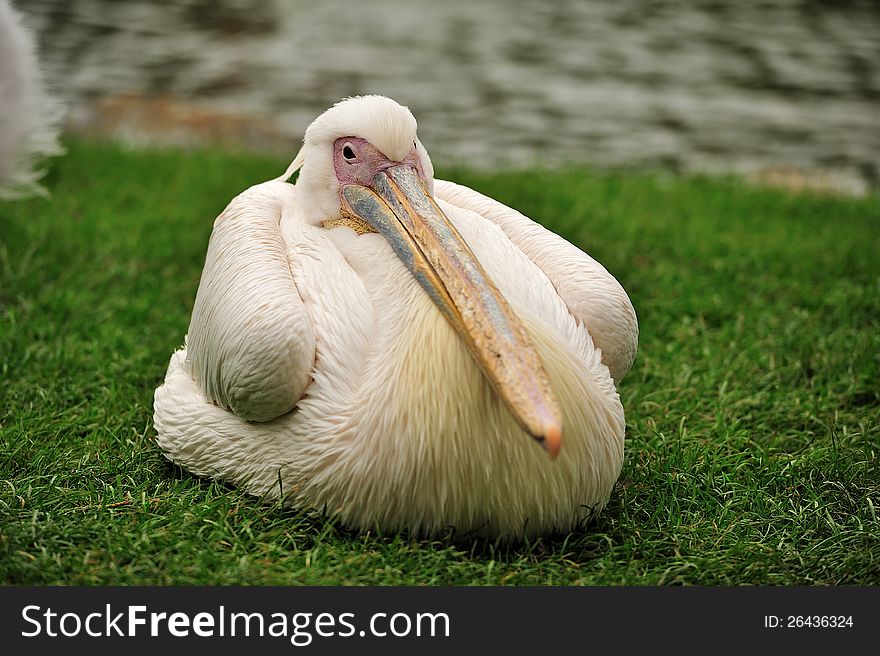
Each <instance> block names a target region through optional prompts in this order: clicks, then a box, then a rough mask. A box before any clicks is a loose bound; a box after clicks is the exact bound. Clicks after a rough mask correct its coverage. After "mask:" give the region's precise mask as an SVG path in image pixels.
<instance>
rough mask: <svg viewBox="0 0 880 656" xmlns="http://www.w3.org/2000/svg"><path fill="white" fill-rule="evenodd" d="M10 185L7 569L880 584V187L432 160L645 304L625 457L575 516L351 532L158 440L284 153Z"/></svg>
mask: <svg viewBox="0 0 880 656" xmlns="http://www.w3.org/2000/svg"><path fill="white" fill-rule="evenodd" d="M69 146H70V148H69V151H70V152H69V154H68V155H67V156H66V157H64V158H62V159H60V160H58V161H57V162H55V164H54V165H53V167H52V170H51V172H50V175H49V177H48V179H47V184H48V186H49V187H50V188H51V189H52V192H53V195H52V198H51V199H50V200H33V201H27V202H18V203H5V204H0V356H2V358H0V361H2V386H0V581H2V582H5V583H12V584H170V583H177V584H197V583H199V584H240V583H253V584H293V583H297V584H299V583H304V584H306V583H307V584H432V585H433V584H463V583H467V584H517V585H519V584H661V583H666V584H672V583H688V584H722V585H726V584H739V583H760V584H853V583H860V584H880V522H878V513H880V462H878V454H880V375H878V370H880V199H878V197H877V196H876V195H875V196H874V197H871V198H868V199H861V200H858V199H849V198H832V197H823V196H819V195H793V194H789V193H786V192H784V191H778V190H765V189H756V188H752V187H748V186H746V185H745V184H743V183H742V182H739V181H737V180H735V179H721V180H712V179H703V178H689V179H679V178H674V177H667V176H663V175H647V174H636V173H623V172H620V173H599V172H596V171H593V170H589V169H579V170H572V171H566V172H552V171H536V172H503V173H475V172H468V171H464V170H455V171H447V172H445V173H443V172H441V174H442V175H446V176H449V177H453V178H454V179H458V180H460V181H462V182H464V183H466V184H469V185H471V186H473V187H475V188H477V189H479V190H481V191H483V192H485V193H488V194H489V195H492V196H495V197H497V198H499V199H501V200H502V201H505V202H507V203H508V204H510V205H513V206H515V207H518V208H520V209H521V210H522V211H524V212H525V213H526V214H528V215H530V216H533V217H537V218H540V220H541V221H542V222H544V223H546V224H547V225H548V226H549V227H551V228H552V229H553V230H555V231H557V232H559V233H561V234H562V235H564V236H565V237H567V238H568V239H570V240H571V241H573V242H574V243H576V244H578V245H580V246H581V247H583V248H584V249H585V250H587V251H588V252H590V253H591V254H592V255H594V256H595V257H596V258H597V259H599V260H600V261H601V262H603V263H604V264H605V265H606V266H607V267H608V268H609V269H610V270H611V271H612V272H613V273H614V274H616V276H617V277H618V278H619V279H620V280H621V281H622V283H623V284H624V286H625V287H626V289H627V290H628V291H629V293H630V295H631V297H632V299H633V302H634V304H635V307H636V309H637V311H638V313H639V318H640V323H641V330H642V333H641V345H640V352H639V356H638V359H637V360H636V364H635V366H634V367H633V370H632V372H631V373H630V374H629V376H628V377H627V378H626V379H625V381H624V382H623V384H622V385H621V388H620V393H621V396H622V398H623V401H624V406H625V408H626V411H627V456H626V464H625V466H624V470H623V473H622V475H621V477H620V481H619V482H618V485H617V487H616V489H615V491H614V494H613V496H612V499H611V502H610V504H609V505H608V507H607V509H606V510H605V512H604V513H603V515H602V516H601V517H600V518H599V520H598V521H597V522H595V523H594V524H593V525H591V526H590V527H588V530H586V531H584V532H582V533H575V534H571V535H563V536H555V537H551V538H544V539H540V540H535V541H532V542H529V543H525V544H513V545H497V544H492V543H489V542H485V541H476V542H467V543H461V542H454V541H451V540H449V539H440V540H436V541H425V540H418V539H414V538H411V537H409V536H407V535H405V534H401V535H385V536H381V535H376V534H368V535H359V534H356V533H353V532H350V531H347V530H345V529H343V528H342V527H340V526H339V525H338V524H336V523H335V522H333V521H331V520H326V519H324V518H322V517H321V516H319V515H316V514H315V513H310V512H297V511H295V510H291V509H284V508H281V507H279V506H269V505H261V504H260V503H259V502H258V501H257V500H256V499H255V498H253V497H249V496H246V495H244V494H241V493H239V492H238V491H236V490H235V489H232V488H230V487H228V486H224V485H223V484H220V483H214V482H210V481H205V480H201V479H197V478H195V477H193V476H190V475H189V474H187V473H186V472H185V471H183V470H181V469H179V468H176V467H174V466H172V465H171V464H169V463H168V461H166V460H165V458H164V457H163V456H162V454H161V453H160V451H159V449H158V447H157V446H156V444H155V442H154V432H153V428H152V424H151V415H152V409H151V406H152V395H153V390H154V388H155V387H156V386H157V385H158V384H159V383H160V382H161V380H162V377H163V374H164V372H165V368H166V366H167V362H168V357H169V355H170V354H171V352H172V350H173V349H175V348H176V347H177V346H179V344H180V343H181V341H182V338H183V334H184V331H185V330H186V327H187V325H188V321H189V313H190V309H191V307H192V302H193V299H194V295H195V291H196V287H197V285H198V280H199V274H200V271H201V266H202V263H203V258H204V252H205V248H206V246H207V239H208V235H209V234H210V230H211V224H212V221H213V219H214V217H215V216H216V215H217V214H218V213H219V212H220V210H221V209H222V208H223V207H224V205H225V204H226V202H227V201H228V200H229V199H230V198H231V197H232V196H233V195H234V194H235V193H237V192H238V191H239V190H241V189H243V188H244V187H246V186H248V185H250V184H252V183H254V182H257V181H261V180H263V179H266V178H269V177H273V176H275V175H277V174H278V172H279V171H281V170H283V167H284V164H285V162H282V161H278V160H277V159H272V158H268V157H257V156H236V155H230V154H222V153H216V152H194V153H184V152H175V151H171V152H129V151H126V150H123V149H119V148H117V147H114V146H108V145H101V144H90V143H80V142H74V143H72V144H70V145H69Z"/></svg>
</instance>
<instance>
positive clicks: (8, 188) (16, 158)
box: [0, 0, 62, 198]
mask: <svg viewBox="0 0 880 656" xmlns="http://www.w3.org/2000/svg"><path fill="white" fill-rule="evenodd" d="M61 115H62V111H61V105H60V104H59V102H58V101H57V100H56V99H55V98H53V97H52V96H51V95H50V94H49V92H48V91H47V90H46V86H45V84H44V83H43V77H42V73H41V71H40V67H39V61H38V59H37V54H36V47H35V45H34V39H33V37H32V36H31V34H30V32H28V31H27V30H26V29H25V27H24V26H23V25H22V23H21V20H20V18H19V16H18V14H17V13H16V12H15V10H14V9H13V8H12V6H11V5H10V4H9V2H8V1H7V0H0V198H24V197H27V196H33V195H40V194H43V195H45V193H46V192H45V190H44V189H43V188H42V187H41V186H40V185H39V184H38V180H39V179H40V177H41V176H42V173H43V172H42V171H41V170H40V168H39V163H40V162H41V161H42V160H43V158H45V157H48V156H52V155H59V154H61V152H62V149H61V146H60V145H59V143H58V132H59V123H60V121H61Z"/></svg>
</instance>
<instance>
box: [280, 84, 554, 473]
mask: <svg viewBox="0 0 880 656" xmlns="http://www.w3.org/2000/svg"><path fill="white" fill-rule="evenodd" d="M300 167H301V172H300V176H299V179H298V180H297V183H296V187H297V204H298V205H299V206H300V207H301V208H302V209H303V211H304V212H306V216H305V218H306V220H307V221H309V222H310V223H313V224H315V225H319V224H321V223H325V224H326V222H327V220H328V219H330V220H333V219H339V218H341V217H348V218H350V219H352V220H354V221H357V222H360V223H361V224H362V225H363V226H364V228H365V229H366V230H369V231H371V232H378V233H379V234H380V235H382V237H384V238H385V239H386V240H387V241H388V243H389V245H390V246H391V248H392V249H394V252H395V253H396V254H397V256H398V257H399V258H400V259H401V260H402V261H403V263H404V264H405V265H406V267H407V268H408V269H409V271H410V272H411V273H412V275H413V276H414V278H415V279H416V280H417V281H418V283H419V284H420V285H421V286H422V288H423V289H424V290H425V291H426V292H427V293H428V295H429V296H430V297H431V299H432V300H433V301H434V303H435V304H436V305H437V307H438V308H439V309H440V311H441V312H442V313H443V315H444V316H445V317H446V319H447V320H449V322H450V323H451V324H452V326H453V327H454V328H455V330H456V331H457V332H458V334H459V336H460V337H461V339H462V340H463V341H464V343H465V344H466V345H467V346H468V348H469V349H470V351H471V353H472V354H473V356H474V359H475V360H476V362H477V364H478V365H479V366H480V368H481V369H482V371H483V373H484V375H485V376H486V378H487V379H488V380H489V382H490V383H491V384H492V386H493V387H494V388H495V391H496V392H497V393H498V395H499V396H500V397H501V399H502V400H503V401H504V402H505V404H506V405H507V407H508V408H509V409H510V411H511V413H512V414H513V416H514V417H515V418H516V420H517V421H518V422H519V423H520V425H521V426H522V427H523V428H524V429H525V430H526V431H527V432H528V433H529V434H530V435H531V436H532V437H534V438H535V439H536V440H538V441H539V442H540V443H541V444H542V445H543V446H544V448H545V449H546V450H547V452H548V453H549V454H550V455H551V457H555V456H556V454H557V453H558V452H559V448H560V446H561V441H562V416H561V412H560V409H559V403H558V401H557V399H556V395H555V394H554V392H553V389H552V388H551V386H550V382H549V380H548V377H547V373H546V371H545V369H544V364H543V363H542V362H541V359H540V357H539V356H538V353H537V349H536V347H535V345H534V344H533V342H532V338H531V336H530V335H529V333H528V332H527V330H526V328H525V326H524V325H523V323H522V321H521V320H520V319H519V317H517V316H516V314H515V313H514V312H513V310H512V309H511V308H510V306H509V305H508V304H507V301H506V300H505V299H504V297H503V296H502V295H501V292H500V291H499V290H498V288H497V287H496V286H495V284H494V283H493V282H492V280H491V279H490V278H489V276H488V275H487V274H486V272H485V270H484V269H483V267H482V265H481V264H480V263H479V261H478V260H477V258H476V256H475V255H474V253H473V252H472V251H471V249H470V248H469V247H468V245H467V244H466V243H465V241H464V239H463V238H462V237H461V235H460V234H459V233H458V231H457V230H456V228H455V227H454V226H453V224H452V223H451V222H450V220H449V218H448V217H447V216H446V215H445V214H444V212H443V210H442V209H441V208H440V207H439V206H438V204H437V203H436V202H435V201H434V197H433V188H434V177H433V176H434V171H433V167H432V166H431V160H430V158H429V157H428V153H427V151H425V148H424V147H423V146H422V145H421V143H420V142H419V140H418V138H417V136H416V120H415V118H414V117H413V115H412V113H411V112H410V111H409V110H408V109H407V108H406V107H403V106H401V105H399V104H397V103H396V102H394V101H393V100H390V99H389V98H383V97H381V96H364V97H359V98H350V99H348V100H344V101H342V102H340V103H338V104H337V105H335V106H333V107H332V108H330V109H328V110H327V111H326V112H324V113H323V114H322V115H321V116H319V117H318V118H317V119H316V120H315V122H314V123H312V124H311V125H310V126H309V128H308V129H307V130H306V134H305V140H304V145H303V148H302V150H301V151H300V153H299V154H298V155H297V157H296V159H295V160H294V162H293V164H291V166H290V168H289V169H288V171H287V173H285V176H289V175H290V173H292V171H294V170H296V169H297V168H300Z"/></svg>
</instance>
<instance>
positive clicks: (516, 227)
mask: <svg viewBox="0 0 880 656" xmlns="http://www.w3.org/2000/svg"><path fill="white" fill-rule="evenodd" d="M434 193H435V195H436V196H437V197H438V198H440V199H442V200H445V201H446V202H448V203H451V204H453V205H457V206H458V207H461V208H464V209H468V210H471V211H473V212H476V213H477V214H479V215H480V216H482V217H483V218H484V219H486V220H488V221H491V222H492V223H494V224H496V225H498V226H499V227H500V228H501V229H502V230H503V231H504V233H505V234H506V235H507V238H508V239H510V241H512V242H513V243H514V244H516V245H517V246H518V247H519V249H520V250H522V251H523V253H525V254H526V256H527V257H528V258H529V259H530V260H531V261H532V262H534V263H535V264H536V265H538V267H540V269H541V270H542V271H544V273H545V274H546V275H547V277H548V278H549V279H550V282H552V283H553V286H554V287H555V288H556V292H557V293H558V294H559V296H560V297H561V298H562V300H563V302H564V303H565V305H566V307H568V311H569V312H570V313H571V314H572V316H573V317H574V318H575V319H576V320H578V321H579V322H581V323H582V324H584V325H585V326H586V327H587V330H588V331H589V333H590V336H591V337H592V338H593V343H594V344H595V345H596V346H597V347H598V348H599V349H601V351H602V361H603V362H604V363H605V365H606V366H607V367H608V369H609V371H610V372H611V376H612V378H614V381H615V382H620V380H621V379H622V378H623V377H624V376H625V375H626V373H627V372H628V371H629V368H630V367H631V366H632V363H633V360H634V359H635V356H636V349H637V347H638V336H639V326H638V321H637V319H636V313H635V309H634V308H633V306H632V303H631V302H630V300H629V296H627V294H626V292H625V291H624V289H623V287H621V285H620V283H619V282H617V280H616V279H615V278H614V276H612V275H611V274H610V273H608V271H607V270H606V269H605V267H603V266H602V265H601V264H599V263H598V262H597V261H596V260H594V259H593V258H591V257H590V256H589V255H587V254H586V253H584V252H583V251H582V250H580V249H579V248H577V247H576V246H574V245H572V244H571V243H569V242H568V241H566V240H565V239H563V238H562V237H560V236H559V235H557V234H555V233H553V232H551V231H549V230H547V229H546V228H544V227H543V226H542V225H540V224H538V223H535V222H534V221H532V220H531V219H529V218H528V217H526V216H524V215H523V214H521V213H520V212H517V211H516V210H515V209H512V208H510V207H508V206H507V205H504V204H503V203H499V202H498V201H496V200H494V199H492V198H489V197H488V196H484V195H483V194H480V193H478V192H476V191H474V190H473V189H470V188H468V187H465V186H462V185H459V184H456V183H454V182H447V181H445V180H435V181H434Z"/></svg>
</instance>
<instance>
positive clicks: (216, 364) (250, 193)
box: [186, 181, 315, 421]
mask: <svg viewBox="0 0 880 656" xmlns="http://www.w3.org/2000/svg"><path fill="white" fill-rule="evenodd" d="M293 194H294V188H293V186H292V185H290V184H287V183H285V182H278V181H272V182H266V183H264V184H260V185H256V186H254V187H251V188H250V189H248V190H247V191H245V192H243V193H242V194H240V195H239V196H237V197H236V198H235V199H233V200H232V202H231V203H230V204H229V206H228V207H227V208H226V209H225V210H224V211H223V213H222V214H221V215H220V216H219V217H218V218H217V220H216V221H215V223H214V231H213V233H212V234H211V240H210V242H209V244H208V253H207V256H206V259H205V267H204V269H203V271H202V279H201V282H200V284H199V290H198V293H197V295H196V301H195V306H194V308H193V313H192V320H191V323H190V326H189V333H188V336H187V358H186V366H187V367H188V368H189V370H190V373H191V375H192V377H193V379H194V380H195V381H196V383H197V385H198V386H199V388H200V389H201V391H202V393H203V394H204V395H205V396H206V397H207V398H208V399H209V400H211V401H212V402H214V403H216V404H218V405H221V406H223V407H226V408H229V409H230V410H232V412H234V413H235V414H236V415H238V416H239V417H241V418H242V419H245V420H248V421H270V420H272V419H274V418H276V417H278V416H280V415H282V414H284V413H286V412H289V411H290V410H291V409H292V408H293V407H294V406H295V405H296V403H297V402H298V401H299V399H300V398H301V397H302V394H303V392H304V391H305V389H306V387H307V385H308V384H309V380H310V373H311V370H312V367H313V365H314V360H315V334H314V329H313V326H312V323H311V320H310V318H309V315H308V312H307V310H306V307H305V306H304V304H303V301H302V298H301V296H300V294H299V291H298V290H297V287H296V284H295V283H294V279H293V276H292V275H291V269H290V263H289V260H288V257H289V255H288V248H287V245H286V244H285V242H284V239H283V238H282V235H281V231H280V229H279V224H280V220H281V216H282V213H283V212H284V211H285V208H286V207H287V208H289V207H290V206H291V205H292V200H293Z"/></svg>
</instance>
